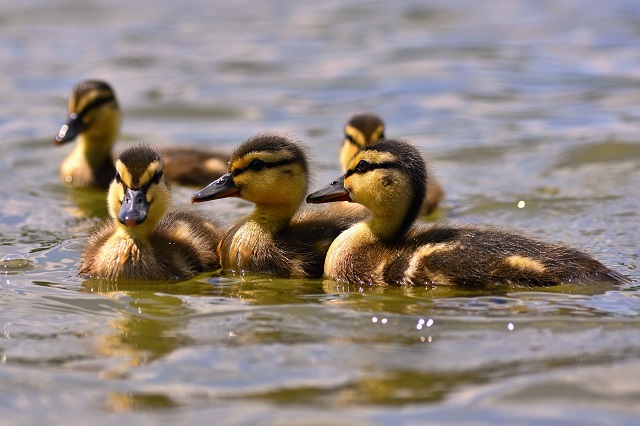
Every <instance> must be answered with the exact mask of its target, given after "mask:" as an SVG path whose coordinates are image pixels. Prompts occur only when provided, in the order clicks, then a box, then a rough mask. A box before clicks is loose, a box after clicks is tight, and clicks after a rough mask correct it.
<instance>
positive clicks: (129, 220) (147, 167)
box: [107, 144, 171, 236]
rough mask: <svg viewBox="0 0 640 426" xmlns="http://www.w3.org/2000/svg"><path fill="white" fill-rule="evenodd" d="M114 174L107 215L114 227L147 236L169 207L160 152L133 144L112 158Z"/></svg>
mask: <svg viewBox="0 0 640 426" xmlns="http://www.w3.org/2000/svg"><path fill="white" fill-rule="evenodd" d="M115 166H116V176H115V179H114V180H113V181H112V182H111V185H110V186H109V194H108V196H107V199H108V201H107V202H108V207H109V214H110V215H111V217H112V218H113V220H114V222H115V223H116V225H117V227H118V228H119V229H121V230H124V231H126V232H127V233H129V234H131V233H133V234H139V235H142V236H144V235H148V234H150V233H151V231H153V230H154V229H155V227H156V225H157V224H158V222H159V221H160V219H162V217H163V216H164V214H165V212H166V211H167V209H168V208H169V202H170V198H171V197H170V192H169V188H168V186H167V182H166V180H165V178H164V166H163V163H162V157H161V156H160V153H159V152H158V151H157V150H155V149H154V148H151V147H150V146H149V145H144V144H140V145H134V146H132V147H129V148H126V149H125V150H123V151H122V152H121V153H120V154H119V155H118V156H117V157H116V160H115Z"/></svg>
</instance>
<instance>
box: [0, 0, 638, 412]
mask: <svg viewBox="0 0 640 426" xmlns="http://www.w3.org/2000/svg"><path fill="white" fill-rule="evenodd" d="M0 25H1V26H2V33H3V37H2V38H1V39H0V52H2V57H3V60H2V61H1V62H0V70H1V72H2V75H3V78H2V79H1V80H0V94H1V95H2V100H3V101H2V102H1V103H0V134H1V135H2V146H1V148H0V149H1V150H2V151H1V152H2V155H0V177H1V179H2V181H3V185H1V186H0V197H2V200H3V201H2V205H1V207H0V243H1V244H2V250H1V251H0V258H2V257H5V256H7V255H9V256H10V258H9V259H5V260H9V261H10V262H8V263H3V269H2V270H1V271H0V272H2V273H1V274H0V323H1V324H2V327H3V333H4V334H3V338H2V339H0V362H1V363H2V364H1V367H0V376H1V377H0V411H1V412H2V417H3V422H7V424H10V423H13V424H24V423H44V422H49V423H52V422H55V423H62V422H65V423H71V424H79V423H86V422H88V421H91V422H92V423H95V424H102V423H115V422H127V423H133V422H138V421H140V420H155V421H157V422H158V423H165V422H166V423H202V422H205V421H207V422H211V421H212V419H215V423H216V424H280V423H284V422H287V423H291V424H298V423H303V424H311V423H312V424H402V423H404V424H407V423H418V424H421V423H425V422H427V421H429V422H433V423H444V422H458V423H463V424H464V423H472V422H473V423H478V424H495V423H500V422H501V423H511V424H512V423H521V424H526V423H529V424H531V423H540V422H544V421H551V422H554V423H556V424H557V423H562V422H564V423H577V424H585V423H590V424H600V423H607V424H611V423H616V424H623V423H632V422H634V421H636V420H637V417H638V415H640V409H639V408H638V406H637V395H638V394H639V393H640V385H638V381H637V380H636V377H638V374H639V373H640V273H639V272H638V235H639V230H640V229H639V228H640V227H639V225H638V224H639V221H638V210H639V207H640V202H639V199H638V196H637V195H638V189H637V188H638V187H639V185H640V175H639V174H638V169H639V165H640V144H639V143H638V134H639V131H638V130H639V127H640V102H639V100H640V84H638V82H639V81H640V51H639V50H638V46H639V44H638V43H639V41H640V40H639V39H638V34H640V7H639V6H638V4H637V3H636V2H633V1H624V0H614V1H608V2H593V1H588V2H583V1H578V0H562V1H554V2H533V1H532V2H529V1H525V0H521V1H507V0H503V1H495V2H490V3H487V2H473V1H468V0H456V1H451V2H440V3H435V2H429V3H427V2H421V1H409V0H407V1H404V0H402V1H398V2H392V3H389V2H382V1H375V0H374V1H367V2H365V1H359V0H356V1H349V2H344V1H334V0H326V1H323V2H317V3H315V4H310V3H300V2H294V1H290V0H276V1H271V2H258V1H242V0H240V1H236V2H209V3H206V4H205V3H202V2H196V1H192V0H187V1H181V2H170V1H154V2H150V1H138V2H129V1H122V0H116V1H109V2H107V1H104V0H96V1H92V2H82V1H75V0H68V1H61V2H54V1H36V0H26V1H16V0H9V2H8V3H7V4H4V5H3V8H2V10H1V11H0ZM86 78H100V79H104V80H107V81H109V82H110V83H112V84H113V86H114V87H115V89H116V91H117V94H118V97H119V99H120V103H121V105H122V109H123V114H124V124H123V128H122V137H121V142H120V144H121V146H123V145H124V144H126V143H130V142H133V141H140V140H143V141H147V142H150V143H153V144H156V145H160V146H166V145H185V146H186V145H195V146H202V147H207V146H215V147H216V148H219V149H226V150H228V151H231V150H232V149H233V147H235V146H236V145H237V144H239V143H240V142H242V141H243V140H245V139H246V138H248V137H249V136H251V135H253V134H254V133H257V132H261V131H272V130H275V131H283V132H288V133H292V134H295V135H297V136H299V137H300V138H302V139H303V140H305V141H306V143H307V144H308V145H309V147H310V152H311V158H313V159H314V164H313V166H314V169H315V176H314V183H313V184H312V189H317V188H319V187H320V186H321V185H323V184H325V183H327V182H328V181H330V180H332V179H333V178H335V177H337V176H338V174H339V166H338V163H337V154H338V149H339V144H340V142H341V140H342V125H343V123H344V121H345V120H346V118H347V117H348V116H349V115H350V114H351V113H353V112H356V111H361V110H370V111H374V112H377V113H379V114H380V115H382V116H383V117H384V118H385V121H386V123H387V134H388V135H390V136H397V137H404V138H408V139H410V140H411V141H412V142H414V143H415V144H417V145H418V146H419V147H420V148H421V149H422V150H423V151H424V152H425V154H426V155H427V156H428V158H429V159H430V161H431V166H432V168H433V170H434V172H435V173H436V174H437V176H438V178H439V179H440V180H441V182H442V183H443V184H444V186H445V189H446V191H447V197H446V200H445V206H444V208H443V209H442V210H441V212H440V215H441V217H442V218H444V219H451V220H457V221H463V222H487V223H492V224H496V225H500V226H508V227H512V228H515V229H518V230H521V231H525V232H529V233H531V234H533V235H537V236H539V237H542V238H546V239H549V240H553V241H562V242H566V243H570V244H573V245H576V246H578V247H580V248H582V249H583V250H585V251H587V252H589V253H591V254H593V255H594V256H595V257H596V258H598V259H599V260H601V261H602V262H603V263H605V264H607V265H608V266H610V267H612V268H614V269H616V270H618V271H620V272H622V273H624V274H626V275H628V276H630V277H631V279H632V284H630V285H628V286H625V287H623V288H583V287H579V286H571V285H567V286H561V287H559V288H550V289H504V288H497V289H493V290H491V291H488V290H483V291H471V290H464V291H463V290H455V289H443V288H436V289H433V288H380V287H377V288H369V287H366V288H362V287H359V286H343V285H339V284H337V283H335V282H332V281H330V280H278V279H272V278H269V277H260V276H246V277H234V276H218V275H215V274H204V275H202V276H199V277H197V278H195V279H193V280H190V281H187V282H184V283H179V284H172V285H169V284H167V285H135V286H123V285H117V284H113V283H112V284H108V283H96V282H85V281H84V280H82V279H80V278H78V277H77V276H76V274H77V260H78V256H79V254H80V252H81V250H82V246H83V243H84V241H85V239H86V236H87V235H88V233H89V232H90V231H91V230H92V229H94V228H95V226H96V225H97V224H98V223H100V221H101V220H102V219H103V218H104V217H105V215H106V208H105V205H104V194H103V193H101V192H99V191H90V190H89V191H81V190H73V189H70V188H67V187H65V186H64V185H62V183H61V182H60V181H59V178H58V166H59V164H60V162H61V160H62V158H63V157H64V156H65V155H66V154H67V153H68V150H69V149H70V147H64V148H56V147H54V146H53V143H52V140H53V137H54V136H55V134H56V133H57V131H58V129H59V127H60V125H61V124H62V123H63V121H64V118H65V108H66V98H67V96H68V94H69V91H70V89H71V87H72V86H73V85H74V84H75V83H76V82H78V81H80V80H82V79H86ZM193 190H194V189H193V188H183V187H175V188H174V205H175V206H189V207H188V208H195V209H203V210H205V211H207V212H213V214H215V215H216V216H217V217H219V218H220V219H221V220H222V221H226V222H230V221H233V220H234V219H235V218H237V217H239V216H240V215H242V214H244V213H246V212H248V211H249V209H250V206H249V205H248V204H246V203H243V202H241V201H237V200H221V201H216V202H215V203H205V204H204V205H202V206H190V205H189V197H190V195H191V193H192V192H193ZM20 256H22V257H24V258H26V259H27V260H28V261H29V264H28V265H25V264H24V262H23V261H22V260H21V257H20Z"/></svg>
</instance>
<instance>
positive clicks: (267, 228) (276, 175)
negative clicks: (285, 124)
mask: <svg viewBox="0 0 640 426" xmlns="http://www.w3.org/2000/svg"><path fill="white" fill-rule="evenodd" d="M308 173H309V172H308V166H307V159H306V154H305V152H304V149H303V148H302V147H301V145H300V144H299V142H298V141H296V140H295V139H293V138H291V137H288V136H284V135H278V134H262V135H257V136H255V137H253V138H250V139H248V140H247V141H246V142H245V143H243V144H242V145H241V146H239V147H238V148H237V149H236V150H235V152H234V153H233V154H232V156H231V161H230V163H229V172H228V173H227V174H225V175H223V176H222V177H221V178H219V179H218V180H216V181H215V182H212V183H211V184H209V185H208V186H207V187H206V188H204V189H203V190H201V191H199V192H198V193H196V194H194V196H193V197H192V201H193V202H202V201H208V200H214V199H218V198H225V197H240V198H243V199H245V200H247V201H250V202H252V203H254V204H255V207H254V210H253V211H252V212H251V214H249V215H248V216H247V217H246V218H244V219H243V220H241V221H239V222H238V223H237V224H236V225H235V226H233V227H232V228H231V229H230V230H229V231H227V233H226V234H225V235H224V237H223V238H222V241H221V242H220V245H219V246H218V254H219V256H220V263H221V265H222V267H223V268H224V269H227V270H231V271H233V272H236V273H244V272H256V273H265V274H270V275H275V276H280V277H292V276H298V277H305V276H306V277H318V276H321V275H322V271H323V266H324V257H325V254H326V252H327V250H328V248H329V246H330V245H331V242H332V241H333V240H334V239H335V237H336V236H337V235H338V234H339V233H340V232H342V231H343V230H345V229H347V228H348V227H349V226H350V225H351V224H353V223H354V222H355V220H356V219H357V218H360V217H362V216H357V217H356V218H354V217H347V216H345V215H334V214H329V212H328V210H327V209H324V208H311V209H304V210H302V211H300V212H298V209H299V207H300V204H301V203H302V201H303V199H304V196H305V194H306V191H307V186H308Z"/></svg>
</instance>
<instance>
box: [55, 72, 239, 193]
mask: <svg viewBox="0 0 640 426" xmlns="http://www.w3.org/2000/svg"><path fill="white" fill-rule="evenodd" d="M68 111H69V118H68V120H67V122H66V123H65V124H64V125H63V126H62V127H61V128H60V131H59V132H58V135H57V136H56V137H55V143H56V144H57V145H62V144H64V143H67V142H70V141H72V140H74V139H77V144H76V146H75V148H74V149H73V151H72V152H71V153H70V154H69V155H68V156H67V158H66V159H65V160H64V161H63V163H62V165H61V167H60V175H61V178H62V180H63V181H65V182H67V183H69V184H71V185H73V186H75V187H92V186H93V187H99V188H107V187H108V186H109V184H110V182H111V180H112V179H113V176H114V175H115V169H114V167H113V159H112V158H111V152H112V150H113V146H114V144H115V142H116V139H117V138H118V133H119V131H120V122H121V116H120V108H119V106H118V101H117V99H116V95H115V91H114V90H113V88H112V87H111V86H110V85H109V84H108V83H106V82H104V81H99V80H85V81H81V82H80V83H78V84H77V85H76V86H75V87H74V88H73V91H72V92H71V97H70V98H69V107H68ZM160 152H161V153H162V156H163V159H164V163H165V177H166V178H167V179H168V180H169V181H170V182H174V183H178V184H183V185H205V184H206V183H208V182H211V181H212V180H214V179H217V178H218V177H219V176H221V175H222V174H224V173H225V171H226V167H227V162H228V161H229V157H228V155H225V154H222V153H218V152H213V151H207V150H201V149H196V148H182V147H181V148H178V147H172V148H164V149H162V150H161V151H160Z"/></svg>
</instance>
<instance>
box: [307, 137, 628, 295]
mask: <svg viewBox="0 0 640 426" xmlns="http://www.w3.org/2000/svg"><path fill="white" fill-rule="evenodd" d="M427 178H428V175H427V169H426V166H425V163H424V160H423V157H422V155H420V152H419V150H418V149H416V148H415V147H414V146H413V145H411V144H409V143H408V142H405V141H401V140H395V139H388V140H383V141H381V142H379V143H377V144H375V145H371V146H367V147H365V148H363V149H362V150H360V151H358V153H357V154H356V155H355V156H354V157H353V158H352V159H351V161H350V162H349V165H348V167H347V171H346V173H345V174H344V175H343V176H342V177H340V178H339V179H338V180H336V181H335V182H333V183H331V184H330V185H327V186H326V187H324V188H322V189H321V190H319V191H316V192H314V193H313V194H311V195H309V196H308V197H307V202H309V203H326V202H331V201H353V202H356V203H359V204H362V205H364V206H365V207H367V208H368V209H369V210H370V211H371V217H369V218H368V219H367V220H365V221H362V222H360V223H358V224H356V225H354V226H352V227H351V228H349V230H347V231H345V232H343V233H342V234H340V236H339V237H338V238H336V240H335V241H334V242H333V243H332V244H331V247H330V248H329V251H328V253H327V257H326V261H325V266H324V273H325V275H326V276H327V277H330V278H333V279H334V280H336V281H342V282H347V283H353V284H358V283H368V284H392V285H432V284H433V285H455V286H467V287H486V286H490V285H492V284H498V283H501V284H515V285H520V284H524V285H532V286H550V285H556V284H560V283H563V282H570V281H576V282H578V283H588V282H595V281H602V282H609V283H613V284H621V283H625V282H627V278H626V277H624V276H623V275H622V274H620V273H618V272H616V271H613V270H611V269H609V268H607V267H605V266H604V265H602V264H601V263H600V262H598V261H597V260H594V259H593V258H591V257H590V256H589V255H587V254H585V253H582V252H580V251H578V250H576V249H574V248H571V247H567V246H564V245H560V244H552V243H548V242H544V241H539V240H537V239H534V238H531V237H528V236H525V235H522V234H518V233H516V232H512V231H506V230H502V229H498V228H493V227H488V226H482V225H455V224H442V223H438V224H426V223H420V224H414V222H415V220H416V218H417V216H418V214H419V211H420V206H421V205H422V203H423V199H424V194H425V188H426V182H427Z"/></svg>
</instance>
